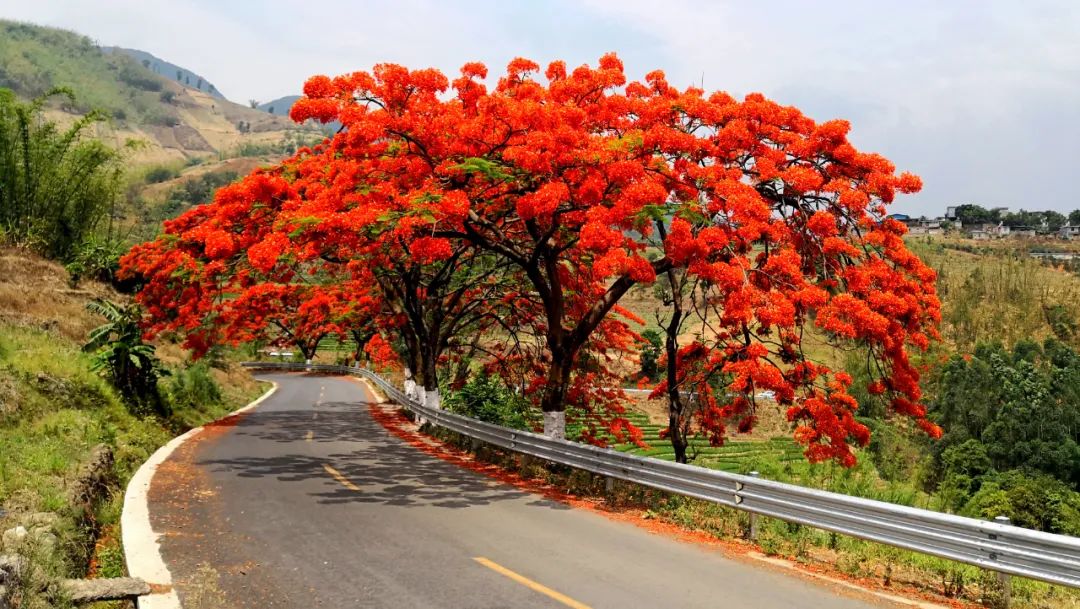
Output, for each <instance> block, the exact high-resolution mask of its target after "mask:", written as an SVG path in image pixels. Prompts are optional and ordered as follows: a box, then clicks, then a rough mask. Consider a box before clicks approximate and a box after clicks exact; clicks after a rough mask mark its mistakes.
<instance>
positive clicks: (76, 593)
mask: <svg viewBox="0 0 1080 609" xmlns="http://www.w3.org/2000/svg"><path fill="white" fill-rule="evenodd" d="M60 587H61V588H62V589H63V591H64V593H65V594H66V595H67V597H68V598H70V599H71V600H72V602H75V603H89V602H93V601H114V600H124V599H134V598H138V597H140V596H142V595H144V594H150V584H148V583H146V582H145V581H143V580H141V579H139V578H137V577H116V578H112V579H65V580H64V581H63V582H61V583H60Z"/></svg>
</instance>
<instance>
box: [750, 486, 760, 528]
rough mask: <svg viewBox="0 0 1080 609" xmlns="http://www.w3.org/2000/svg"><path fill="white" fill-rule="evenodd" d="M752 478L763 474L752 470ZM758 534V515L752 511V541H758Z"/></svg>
mask: <svg viewBox="0 0 1080 609" xmlns="http://www.w3.org/2000/svg"><path fill="white" fill-rule="evenodd" d="M750 477H751V478H760V477H761V474H760V473H758V472H750ZM757 534H758V515H757V514H755V513H754V512H750V541H757Z"/></svg>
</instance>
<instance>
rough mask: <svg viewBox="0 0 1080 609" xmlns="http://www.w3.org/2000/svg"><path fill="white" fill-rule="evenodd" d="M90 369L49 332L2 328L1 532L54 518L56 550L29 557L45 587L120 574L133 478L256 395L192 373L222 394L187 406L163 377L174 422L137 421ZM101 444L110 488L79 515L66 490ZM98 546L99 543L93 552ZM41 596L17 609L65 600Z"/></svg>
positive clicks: (241, 378) (247, 381)
mask: <svg viewBox="0 0 1080 609" xmlns="http://www.w3.org/2000/svg"><path fill="white" fill-rule="evenodd" d="M90 364H91V360H90V356H89V355H88V354H86V353H83V352H82V351H81V349H80V348H79V345H78V344H77V343H75V342H74V341H71V340H67V339H65V338H64V337H63V336H62V335H60V334H58V333H56V332H51V331H48V330H43V329H40V328H31V327H25V326H17V325H9V324H2V325H0V506H2V508H3V510H4V512H5V513H4V514H2V515H0V528H4V529H6V528H9V527H11V526H14V523H18V522H20V519H22V518H25V517H27V516H28V515H31V514H36V513H40V512H49V513H52V514H55V515H56V517H57V520H56V523H55V524H54V525H53V527H52V533H53V534H55V536H56V543H55V546H54V547H49V548H42V549H39V550H35V551H33V552H32V554H33V560H34V562H35V564H36V565H37V568H38V569H39V571H40V573H41V577H42V578H43V579H44V580H51V579H55V578H60V577H83V576H85V575H86V574H87V572H88V569H90V570H92V571H93V574H94V575H95V576H102V577H105V576H119V575H122V574H123V572H124V567H123V553H122V549H121V548H120V546H119V543H120V542H119V516H120V512H121V510H122V502H123V492H124V488H125V486H126V483H127V481H128V480H129V479H130V477H131V476H132V474H133V473H134V471H135V470H136V469H137V468H138V467H139V465H140V464H142V462H143V461H145V460H146V459H147V458H148V457H149V456H150V454H151V453H152V452H153V451H154V450H156V449H157V448H158V447H159V446H161V445H163V444H164V443H166V442H167V441H168V440H169V439H170V438H172V437H174V436H175V435H177V434H178V433H179V432H181V431H183V430H184V429H187V428H189V427H191V426H194V425H198V424H201V423H205V422H208V421H210V420H213V419H216V418H219V417H221V416H223V415H224V414H226V413H227V412H229V411H231V410H234V409H235V408H236V407H238V406H239V405H242V404H243V403H246V402H248V401H250V400H251V399H253V398H254V397H255V396H256V395H258V393H260V392H261V388H260V387H259V385H258V383H256V382H255V381H254V380H252V379H251V378H250V377H249V376H247V375H246V373H244V372H243V371H239V370H233V371H229V372H221V371H216V370H215V371H212V373H211V372H206V371H204V372H201V373H199V374H207V375H209V376H210V377H212V378H215V379H216V380H217V382H218V384H219V386H221V387H222V390H221V391H220V394H219V395H218V396H217V399H215V400H212V401H198V400H196V401H194V402H193V401H192V400H183V399H180V398H179V396H177V395H174V394H173V393H172V392H170V390H169V389H168V388H169V387H170V385H169V380H170V379H169V378H168V377H167V378H166V380H165V381H163V383H162V384H163V385H164V386H165V387H166V392H167V395H169V400H170V402H171V403H172V404H173V407H174V409H173V414H172V415H171V416H170V417H169V418H168V419H158V418H153V417H149V418H142V417H138V416H135V415H134V414H132V413H130V412H129V411H128V409H127V407H126V406H125V404H124V403H123V401H122V400H121V399H120V397H119V396H118V395H117V394H116V392H115V390H114V389H113V388H112V387H111V386H110V385H109V384H108V383H107V382H106V381H105V380H103V379H102V378H100V377H98V376H97V375H96V374H94V373H93V372H91V371H90ZM186 370H188V368H181V369H178V371H177V374H184V373H185V371H186ZM99 444H105V445H107V446H109V447H110V448H111V449H112V451H113V456H114V460H115V461H114V464H113V471H112V472H111V476H110V478H111V480H112V483H111V484H110V486H109V488H108V489H107V491H106V494H105V496H104V497H103V498H102V499H101V500H100V501H98V502H97V503H96V504H95V505H94V506H93V510H92V512H91V513H90V514H86V515H84V514H81V513H80V512H79V510H77V509H76V508H75V507H74V506H73V505H71V503H70V501H71V499H70V496H69V494H70V486H71V484H72V482H73V480H74V478H75V473H76V472H77V471H78V470H79V468H80V466H81V465H82V464H83V463H84V462H86V460H87V458H88V457H89V455H90V453H91V450H92V449H93V448H94V447H95V446H97V445H99ZM98 539H100V540H101V541H102V543H95V542H96V540H98ZM40 592H41V591H40V590H38V591H36V592H35V591H33V590H28V591H27V593H26V596H25V597H23V598H21V599H20V602H21V603H23V605H18V604H17V605H16V606H26V607H33V606H43V607H44V606H50V605H46V604H41V605H36V604H35V603H52V604H53V606H64V603H63V599H56V598H45V596H44V595H41V594H40ZM39 597H40V598H39ZM107 606H108V605H102V607H107ZM115 606H121V605H115Z"/></svg>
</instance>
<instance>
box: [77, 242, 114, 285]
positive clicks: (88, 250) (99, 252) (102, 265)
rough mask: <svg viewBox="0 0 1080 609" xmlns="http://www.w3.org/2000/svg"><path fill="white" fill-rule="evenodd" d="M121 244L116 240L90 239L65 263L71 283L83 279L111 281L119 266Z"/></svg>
mask: <svg viewBox="0 0 1080 609" xmlns="http://www.w3.org/2000/svg"><path fill="white" fill-rule="evenodd" d="M124 251H126V250H125V248H124V246H123V244H121V243H119V242H116V241H103V240H98V239H91V240H89V241H87V242H86V243H84V244H83V245H82V246H80V247H79V248H78V250H77V251H76V252H75V254H74V256H73V258H72V260H71V262H69V263H68V264H67V265H65V268H66V269H67V272H68V274H69V275H70V281H71V284H72V285H77V284H78V283H79V282H80V281H81V280H83V279H93V280H96V281H103V282H112V281H113V280H114V279H115V278H116V271H117V270H118V269H119V268H120V256H121V255H122V254H123V253H124Z"/></svg>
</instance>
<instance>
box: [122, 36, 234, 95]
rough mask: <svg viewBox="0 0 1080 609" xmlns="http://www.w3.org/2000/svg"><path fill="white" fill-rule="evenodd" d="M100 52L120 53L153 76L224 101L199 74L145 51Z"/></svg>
mask: <svg viewBox="0 0 1080 609" xmlns="http://www.w3.org/2000/svg"><path fill="white" fill-rule="evenodd" d="M101 50H103V51H105V52H106V53H122V54H124V55H127V56H128V57H131V58H132V59H134V60H135V61H137V62H139V63H140V64H142V66H143V67H144V68H146V69H147V70H150V71H151V72H153V73H154V74H157V75H159V76H161V77H163V78H166V79H171V80H175V81H176V82H177V84H181V85H184V86H185V87H189V88H192V89H195V90H197V91H203V92H205V93H209V94H210V95H212V96H214V97H217V98H219V99H226V98H225V96H224V95H223V94H222V93H221V91H219V90H218V88H217V87H215V86H214V85H213V84H211V83H210V81H208V80H206V79H205V78H203V77H202V76H200V75H199V74H196V73H195V72H192V71H191V70H188V69H187V68H182V67H180V66H178V65H176V64H174V63H171V62H168V61H165V60H164V59H161V58H159V57H156V56H154V55H152V54H150V53H147V52H146V51H140V50H138V49H125V48H123V47H101Z"/></svg>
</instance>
